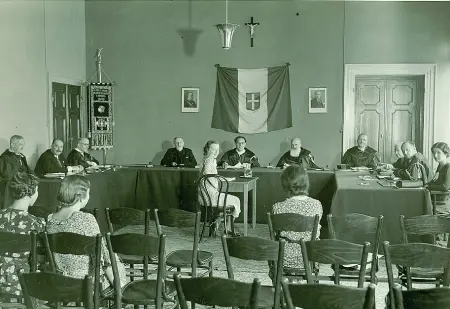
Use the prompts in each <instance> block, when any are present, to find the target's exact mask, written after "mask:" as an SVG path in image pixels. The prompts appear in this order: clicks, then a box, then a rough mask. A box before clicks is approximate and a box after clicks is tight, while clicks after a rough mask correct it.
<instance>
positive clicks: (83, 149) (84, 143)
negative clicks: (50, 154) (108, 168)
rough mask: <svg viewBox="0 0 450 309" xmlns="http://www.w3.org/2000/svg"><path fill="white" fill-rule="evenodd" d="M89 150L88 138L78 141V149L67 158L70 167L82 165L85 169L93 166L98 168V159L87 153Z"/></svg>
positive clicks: (73, 150)
mask: <svg viewBox="0 0 450 309" xmlns="http://www.w3.org/2000/svg"><path fill="white" fill-rule="evenodd" d="M88 149H89V140H88V139H87V138H86V137H82V138H80V139H79V140H78V144H77V148H75V149H72V151H71V152H70V153H69V155H68V156H67V164H68V165H71V166H73V165H81V166H82V167H84V168H88V167H91V166H94V167H95V166H97V165H98V164H99V163H98V161H97V159H95V158H94V157H93V156H91V155H90V154H89V153H88V152H87V151H88Z"/></svg>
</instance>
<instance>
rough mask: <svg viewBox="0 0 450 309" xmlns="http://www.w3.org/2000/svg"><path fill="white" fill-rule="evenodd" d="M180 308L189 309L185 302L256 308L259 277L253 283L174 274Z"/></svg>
mask: <svg viewBox="0 0 450 309" xmlns="http://www.w3.org/2000/svg"><path fill="white" fill-rule="evenodd" d="M173 278H174V281H175V286H176V289H177V294H178V299H179V302H180V306H181V309H189V307H188V305H187V302H188V301H191V302H193V303H197V304H201V305H204V306H220V307H245V308H249V309H256V308H257V306H258V294H259V292H260V286H261V285H260V282H259V279H254V280H253V283H244V282H239V281H236V280H233V279H226V278H215V277H202V278H181V277H180V276H179V274H174V276H173Z"/></svg>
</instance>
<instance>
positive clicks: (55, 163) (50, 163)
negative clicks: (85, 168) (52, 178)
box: [34, 139, 82, 177]
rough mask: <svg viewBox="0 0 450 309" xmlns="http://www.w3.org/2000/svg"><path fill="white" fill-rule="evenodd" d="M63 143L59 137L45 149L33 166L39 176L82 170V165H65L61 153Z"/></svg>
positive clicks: (64, 159)
mask: <svg viewBox="0 0 450 309" xmlns="http://www.w3.org/2000/svg"><path fill="white" fill-rule="evenodd" d="M63 149H64V143H63V141H62V140H60V139H55V140H54V141H53V143H52V146H51V147H50V149H47V150H46V151H45V152H44V153H43V154H42V155H41V156H40V157H39V160H38V161H37V163H36V167H35V168H34V172H35V173H36V175H38V176H39V177H43V176H44V175H45V174H47V173H67V172H72V171H79V170H82V166H81V165H80V166H66V158H64V155H63V154H62V151H63Z"/></svg>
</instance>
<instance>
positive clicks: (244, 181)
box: [228, 177, 258, 236]
mask: <svg viewBox="0 0 450 309" xmlns="http://www.w3.org/2000/svg"><path fill="white" fill-rule="evenodd" d="M257 180H258V177H252V178H244V177H236V179H235V180H233V181H229V182H228V193H232V192H242V193H244V207H243V212H244V236H247V224H248V192H249V191H250V190H252V194H253V195H252V228H253V229H255V228H256V181H257Z"/></svg>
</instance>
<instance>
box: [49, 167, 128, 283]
mask: <svg viewBox="0 0 450 309" xmlns="http://www.w3.org/2000/svg"><path fill="white" fill-rule="evenodd" d="M90 187H91V184H90V182H89V180H88V179H87V178H86V177H84V176H79V175H71V176H67V177H66V178H64V179H63V181H62V182H61V186H60V188H59V192H58V195H57V199H58V201H59V203H60V205H61V208H60V210H59V211H57V212H56V213H54V214H52V215H50V216H49V219H48V223H47V232H48V233H49V234H53V233H61V232H69V233H76V234H81V235H86V236H96V235H98V234H100V227H99V226H98V223H97V220H96V219H95V217H94V216H93V215H92V214H90V213H85V212H82V211H80V210H81V209H82V208H84V207H85V206H86V204H87V203H88V201H89V193H90ZM54 257H55V264H56V267H57V270H58V271H59V272H61V273H62V274H63V275H65V276H68V277H73V278H84V277H85V276H86V275H88V274H93V271H94V265H93V264H92V262H93V261H95V259H93V258H90V257H89V256H80V255H72V254H60V253H55V254H54ZM116 260H117V266H118V268H119V274H120V282H121V285H122V286H124V285H125V284H126V273H125V267H124V265H123V264H122V263H121V262H120V260H119V258H118V257H117V256H116ZM113 280H114V276H113V272H112V266H111V261H110V258H109V253H108V250H107V248H106V244H105V241H104V240H102V248H101V268H100V283H101V286H102V290H103V291H104V290H106V289H108V288H110V287H112V285H113V282H114V281H113Z"/></svg>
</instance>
